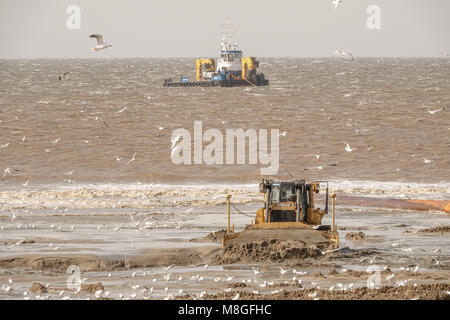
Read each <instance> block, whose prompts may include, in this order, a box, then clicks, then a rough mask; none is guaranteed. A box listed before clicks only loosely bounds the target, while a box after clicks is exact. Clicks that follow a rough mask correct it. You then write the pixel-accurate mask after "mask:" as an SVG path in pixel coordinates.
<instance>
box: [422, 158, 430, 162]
mask: <svg viewBox="0 0 450 320" xmlns="http://www.w3.org/2000/svg"><path fill="white" fill-rule="evenodd" d="M423 162H425V163H431V160H429V159H426V158H424V159H423Z"/></svg>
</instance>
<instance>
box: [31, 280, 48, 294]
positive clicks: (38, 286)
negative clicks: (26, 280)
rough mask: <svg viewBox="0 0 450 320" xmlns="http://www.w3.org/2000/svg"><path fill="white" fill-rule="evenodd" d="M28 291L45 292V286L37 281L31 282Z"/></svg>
mask: <svg viewBox="0 0 450 320" xmlns="http://www.w3.org/2000/svg"><path fill="white" fill-rule="evenodd" d="M28 291H30V292H31V293H47V288H46V287H45V286H44V285H43V284H41V283H39V282H33V284H32V285H31V287H30V289H28Z"/></svg>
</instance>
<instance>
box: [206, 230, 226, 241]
mask: <svg viewBox="0 0 450 320" xmlns="http://www.w3.org/2000/svg"><path fill="white" fill-rule="evenodd" d="M226 233H227V230H225V229H221V230H217V231H213V232H211V233H210V234H208V235H207V236H206V237H204V238H203V240H205V241H213V242H221V241H222V238H223V236H224V235H226Z"/></svg>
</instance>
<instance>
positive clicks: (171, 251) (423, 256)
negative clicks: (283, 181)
mask: <svg viewBox="0 0 450 320" xmlns="http://www.w3.org/2000/svg"><path fill="white" fill-rule="evenodd" d="M46 192H47V193H46ZM61 192H62V191H61ZM133 192H134V191H133ZM133 192H131V193H132V194H133ZM37 194H38V195H39V196H37V197H36V196H28V195H29V194H24V196H23V197H17V201H16V202H14V201H13V199H14V197H3V198H2V199H3V200H2V201H4V205H3V206H2V209H0V286H1V288H0V299H24V298H26V299H28V298H30V299H63V298H65V299H69V298H70V299H88V298H89V299H97V298H113V299H179V298H187V299H194V298H195V299H231V298H235V297H236V296H237V294H239V297H238V298H239V299H316V298H319V299H415V298H419V299H448V298H450V295H449V294H448V293H447V292H448V291H450V280H449V279H450V268H449V265H450V249H449V248H450V237H449V236H448V232H447V231H448V226H449V225H450V221H449V218H450V216H449V215H448V214H446V213H445V212H443V211H428V212H423V211H414V210H402V209H386V208H378V207H363V206H358V205H350V204H345V203H339V201H338V206H337V208H336V211H337V224H338V230H339V235H340V249H339V251H337V252H330V253H325V254H322V253H319V252H317V251H314V250H312V251H310V254H308V255H304V256H303V257H302V258H301V259H300V258H298V257H292V256H284V257H281V258H280V257H275V258H271V259H269V260H268V261H257V260H252V259H251V255H247V254H245V252H244V253H243V255H242V259H240V260H241V261H239V259H237V260H236V259H235V260H233V261H224V259H223V255H222V246H221V243H220V233H219V236H217V235H216V236H209V237H208V235H210V234H211V233H212V232H214V231H216V230H221V229H223V228H224V227H225V226H226V215H225V205H224V196H223V194H215V191H214V190H213V191H210V193H208V194H206V193H201V192H197V193H195V192H193V193H188V195H187V192H186V191H184V192H180V193H178V194H177V193H176V192H174V193H173V194H172V195H171V196H164V197H160V198H158V195H157V192H155V193H154V194H151V195H149V196H148V197H146V198H140V197H138V196H137V195H138V194H139V195H140V193H139V192H137V191H136V193H135V194H134V197H132V196H130V193H127V194H126V197H125V198H126V199H128V200H127V201H128V202H126V201H124V204H121V203H119V202H120V201H122V198H121V197H120V196H117V194H116V191H112V190H110V191H104V193H103V194H102V195H101V196H98V194H96V193H93V194H90V195H89V194H86V195H85V196H80V197H72V196H70V197H68V198H64V197H62V198H60V196H55V195H59V194H61V193H58V192H57V193H51V192H50V191H42V193H41V194H39V193H37ZM45 194H46V195H45ZM71 195H73V194H71ZM214 196H217V198H216V199H214V200H211V201H207V200H206V198H209V199H212V198H213V197H214ZM194 198H195V199H194ZM203 198H205V201H204V202H202V199H203ZM119 199H120V200H119ZM158 199H159V201H160V202H159V205H158V201H157V200H158ZM199 199H200V200H199ZM257 199H258V200H257ZM338 199H339V196H338ZM233 200H235V201H236V202H235V203H236V205H237V206H238V207H239V209H240V210H241V211H243V212H244V213H246V214H248V215H251V216H253V214H254V212H255V210H256V209H257V208H259V207H260V205H261V203H260V202H259V198H258V197H257V196H256V193H255V194H254V193H252V192H250V193H246V192H245V191H242V192H241V193H239V192H236V196H235V197H233ZM317 205H318V206H319V207H320V206H323V203H322V202H321V201H320V200H319V201H318V203H317ZM251 219H252V217H249V216H245V215H242V214H238V213H237V212H233V214H232V223H233V224H234V225H235V229H236V231H239V230H242V229H243V228H244V227H245V225H247V224H249V223H250V222H251ZM330 219H331V217H330V216H326V217H325V218H324V224H329V223H330ZM355 233H356V234H358V233H363V234H364V236H352V234H353V235H354V234H355ZM205 237H206V239H205ZM217 240H219V241H217ZM70 266H78V267H79V268H80V277H79V278H80V280H83V285H92V287H93V288H100V287H98V286H97V285H96V284H97V283H101V286H102V287H103V289H102V291H100V292H99V290H94V289H92V290H81V291H80V292H77V291H76V289H70V288H68V287H67V280H68V278H69V277H70V276H71V274H69V273H67V269H68V268H69V267H70ZM255 270H257V271H255ZM378 276H379V277H378ZM377 277H378V278H377ZM10 279H11V282H12V283H10V281H9V280H10ZM368 279H372V280H374V279H375V280H377V279H379V281H380V282H379V285H380V286H381V288H380V289H368V288H367V283H368V282H367V281H368ZM372 282H373V281H372ZM35 283H39V284H41V285H42V286H43V287H44V288H45V290H39V288H42V287H40V286H39V285H37V284H35ZM374 283H375V284H378V283H377V282H376V281H375V282H374ZM33 284H34V289H36V288H38V290H33V291H35V292H34V293H33V292H30V288H31V287H32V286H33ZM96 293H97V296H96ZM24 294H26V295H24Z"/></svg>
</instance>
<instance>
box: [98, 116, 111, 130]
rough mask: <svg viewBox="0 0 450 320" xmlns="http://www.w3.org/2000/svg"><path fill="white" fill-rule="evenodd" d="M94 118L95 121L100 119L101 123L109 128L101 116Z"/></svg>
mask: <svg viewBox="0 0 450 320" xmlns="http://www.w3.org/2000/svg"><path fill="white" fill-rule="evenodd" d="M95 120H96V121H102V122H103V124H104V125H105V126H106V127H107V128H109V125H108V124H107V123H106V122H105V120H103V119H102V118H100V117H95Z"/></svg>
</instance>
